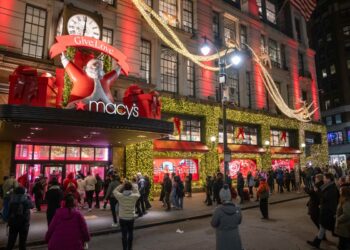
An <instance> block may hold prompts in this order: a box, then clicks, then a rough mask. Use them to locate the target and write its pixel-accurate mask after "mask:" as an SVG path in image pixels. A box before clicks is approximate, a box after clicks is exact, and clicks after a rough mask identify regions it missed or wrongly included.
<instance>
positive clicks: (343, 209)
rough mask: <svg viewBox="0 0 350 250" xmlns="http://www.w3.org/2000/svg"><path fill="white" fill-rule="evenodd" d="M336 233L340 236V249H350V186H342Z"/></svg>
mask: <svg viewBox="0 0 350 250" xmlns="http://www.w3.org/2000/svg"><path fill="white" fill-rule="evenodd" d="M334 233H335V234H336V235H338V236H339V243H338V249H339V250H349V249H350V187H349V186H344V187H342V188H340V199H339V205H338V208H337V213H336V218H335V229H334Z"/></svg>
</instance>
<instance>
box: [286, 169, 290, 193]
mask: <svg viewBox="0 0 350 250" xmlns="http://www.w3.org/2000/svg"><path fill="white" fill-rule="evenodd" d="M290 179H291V176H290V173H289V171H288V169H286V172H285V173H284V180H285V181H284V183H285V187H286V189H287V192H290Z"/></svg>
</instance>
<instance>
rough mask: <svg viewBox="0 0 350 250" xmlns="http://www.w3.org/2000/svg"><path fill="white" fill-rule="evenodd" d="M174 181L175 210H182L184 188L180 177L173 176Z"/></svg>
mask: <svg viewBox="0 0 350 250" xmlns="http://www.w3.org/2000/svg"><path fill="white" fill-rule="evenodd" d="M174 181H175V182H176V197H175V199H176V205H177V209H183V202H184V196H185V187H184V184H183V182H182V181H181V179H180V176H178V175H177V176H175V177H174Z"/></svg>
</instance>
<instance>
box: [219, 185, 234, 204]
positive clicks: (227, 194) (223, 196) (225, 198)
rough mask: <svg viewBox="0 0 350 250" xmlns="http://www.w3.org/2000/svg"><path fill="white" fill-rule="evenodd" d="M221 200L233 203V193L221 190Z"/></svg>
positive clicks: (225, 189) (226, 189) (224, 189)
mask: <svg viewBox="0 0 350 250" xmlns="http://www.w3.org/2000/svg"><path fill="white" fill-rule="evenodd" d="M219 195H220V199H221V201H223V202H224V201H231V200H232V197H231V191H230V189H229V188H225V187H224V188H222V189H221V190H220V194H219Z"/></svg>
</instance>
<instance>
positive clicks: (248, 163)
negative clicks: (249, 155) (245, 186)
mask: <svg viewBox="0 0 350 250" xmlns="http://www.w3.org/2000/svg"><path fill="white" fill-rule="evenodd" d="M228 169H229V176H230V177H231V178H234V179H236V178H237V174H238V172H241V173H242V174H243V177H245V178H246V177H247V175H248V172H251V173H252V174H253V176H254V175H255V173H256V171H257V166H256V161H255V160H251V159H242V160H240V159H233V160H231V161H230V162H229V163H228ZM220 170H221V172H222V173H223V172H224V161H221V164H220Z"/></svg>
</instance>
